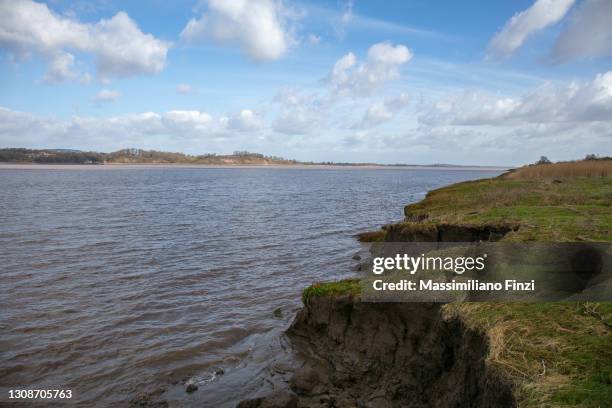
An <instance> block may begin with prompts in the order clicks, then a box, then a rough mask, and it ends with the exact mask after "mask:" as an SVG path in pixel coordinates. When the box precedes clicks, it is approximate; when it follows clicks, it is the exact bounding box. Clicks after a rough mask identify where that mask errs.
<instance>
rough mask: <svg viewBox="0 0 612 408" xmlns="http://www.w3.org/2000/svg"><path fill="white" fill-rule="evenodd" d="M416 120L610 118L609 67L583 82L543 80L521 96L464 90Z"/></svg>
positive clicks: (499, 122) (495, 122)
mask: <svg viewBox="0 0 612 408" xmlns="http://www.w3.org/2000/svg"><path fill="white" fill-rule="evenodd" d="M419 120H420V121H421V122H422V123H425V124H428V125H436V126H439V125H460V126H480V125H491V126H508V125H520V124H527V123H534V124H543V123H563V122H577V123H579V122H595V121H611V122H612V71H608V72H606V73H603V74H598V75H596V76H595V78H593V80H591V81H588V82H583V83H578V82H572V83H569V84H567V85H565V86H556V85H552V84H545V85H544V86H541V87H539V88H537V89H535V90H534V91H532V92H531V93H529V94H527V95H525V96H523V97H498V96H493V95H489V94H484V93H479V92H466V93H464V94H462V95H455V96H452V97H450V98H446V99H443V100H440V101H438V102H436V103H435V104H434V105H433V106H431V107H429V108H428V109H426V110H425V111H424V112H423V114H422V115H421V116H420V117H419Z"/></svg>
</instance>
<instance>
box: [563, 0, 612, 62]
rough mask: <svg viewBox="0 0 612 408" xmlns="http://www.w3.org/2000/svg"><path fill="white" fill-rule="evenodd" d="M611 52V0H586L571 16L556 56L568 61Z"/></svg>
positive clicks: (606, 54) (611, 53)
mask: <svg viewBox="0 0 612 408" xmlns="http://www.w3.org/2000/svg"><path fill="white" fill-rule="evenodd" d="M611 55H612V1H610V0H585V1H584V2H583V3H581V4H579V5H578V6H577V7H576V10H575V11H573V12H572V14H571V15H570V17H569V22H568V25H567V27H566V28H565V30H563V31H562V32H561V34H560V35H559V38H557V42H556V44H555V47H554V49H553V58H554V59H556V60H558V61H567V60H569V59H572V58H578V57H605V56H611Z"/></svg>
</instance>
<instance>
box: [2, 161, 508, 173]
mask: <svg viewBox="0 0 612 408" xmlns="http://www.w3.org/2000/svg"><path fill="white" fill-rule="evenodd" d="M511 168H512V167H509V166H499V167H498V166H435V165H431V166H427V165H422V166H420V165H405V166H404V165H383V164H380V165H377V164H362V165H361V164H347V165H338V164H181V163H142V164H136V163H130V164H123V163H106V164H47V163H42V164H38V163H9V162H0V170H132V169H295V170H359V169H368V170H469V171H505V170H509V169H511Z"/></svg>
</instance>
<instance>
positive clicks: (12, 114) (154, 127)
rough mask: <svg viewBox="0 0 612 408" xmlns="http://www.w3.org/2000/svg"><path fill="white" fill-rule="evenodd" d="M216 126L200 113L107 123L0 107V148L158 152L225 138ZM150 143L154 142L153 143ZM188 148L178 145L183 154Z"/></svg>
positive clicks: (125, 118) (135, 117)
mask: <svg viewBox="0 0 612 408" xmlns="http://www.w3.org/2000/svg"><path fill="white" fill-rule="evenodd" d="M228 136H231V133H230V132H228V131H227V130H226V129H225V127H224V125H223V123H222V122H221V121H220V120H216V119H215V118H214V117H213V116H212V115H209V114H208V113H206V112H199V111H181V110H173V111H169V112H164V113H156V112H143V113H135V114H127V115H121V116H113V117H109V118H97V117H83V116H73V117H72V118H70V119H66V120H63V119H57V118H53V117H43V116H38V115H35V114H31V113H25V112H18V111H14V110H11V109H7V108H3V107H0V145H2V146H26V147H42V148H49V147H62V146H64V147H72V148H81V149H90V150H114V149H118V148H122V147H129V146H136V147H141V146H151V145H152V147H154V148H157V149H159V148H162V146H168V145H172V144H173V142H174V141H178V140H184V141H204V142H211V141H214V140H215V139H216V138H220V137H228ZM151 141H154V142H151ZM188 147H189V144H184V145H182V147H181V148H182V149H187V148H188Z"/></svg>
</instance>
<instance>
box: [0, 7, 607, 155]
mask: <svg viewBox="0 0 612 408" xmlns="http://www.w3.org/2000/svg"><path fill="white" fill-rule="evenodd" d="M611 146H612V1H609V0H536V1H534V0H506V1H504V0H500V1H497V2H495V3H494V6H493V5H492V3H491V2H488V1H473V0H472V1H470V0H466V1H461V2H458V1H453V0H448V1H433V0H431V1H430V0H399V1H385V2H380V1H365V0H363V1H361V0H354V1H350V0H349V1H336V0H330V1H291V0H283V1H281V0H277V1H275V0H249V1H247V0H231V1H230V0H208V1H204V0H200V1H198V0H191V1H188V0H175V1H172V2H168V1H163V0H150V1H130V0H127V1H126V0H124V1H113V0H92V1H64V0H50V1H47V2H42V1H33V0H0V147H27V148H70V149H79V150H93V151H114V150H118V149H122V148H132V147H133V148H142V149H155V150H164V151H177V152H183V153H188V154H206V153H218V154H227V153H231V152H233V151H234V150H248V151H253V152H259V153H264V154H266V155H276V156H282V157H285V158H291V159H297V160H303V161H335V162H378V163H414V164H433V163H452V164H475V165H519V164H524V163H530V162H534V161H536V160H537V159H539V157H540V156H542V155H545V156H547V157H548V158H550V159H551V160H554V161H557V160H570V159H576V158H582V157H584V156H585V155H586V154H590V153H594V154H599V155H612V147H611Z"/></svg>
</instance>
